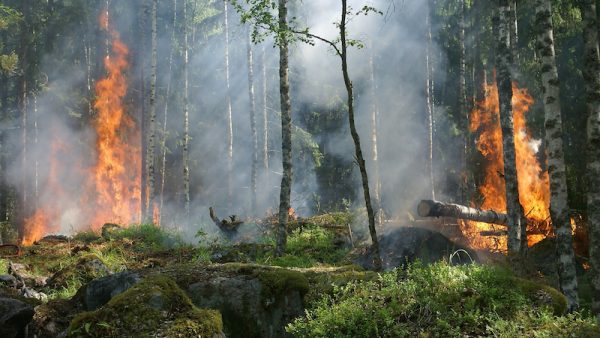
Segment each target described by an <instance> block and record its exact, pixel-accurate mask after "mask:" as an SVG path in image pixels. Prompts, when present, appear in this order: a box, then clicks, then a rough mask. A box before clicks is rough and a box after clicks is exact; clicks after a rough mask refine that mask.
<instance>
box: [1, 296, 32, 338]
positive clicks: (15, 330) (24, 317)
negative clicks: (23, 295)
mask: <svg viewBox="0 0 600 338" xmlns="http://www.w3.org/2000/svg"><path fill="white" fill-rule="evenodd" d="M33 314H34V310H33V307H32V306H31V305H29V304H26V303H23V302H21V301H19V300H16V299H12V298H5V297H0V337H3V338H12V337H27V325H28V324H29V322H31V319H32V318H33Z"/></svg>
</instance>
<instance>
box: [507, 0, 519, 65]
mask: <svg viewBox="0 0 600 338" xmlns="http://www.w3.org/2000/svg"><path fill="white" fill-rule="evenodd" d="M509 2H510V16H509V25H510V45H511V51H512V55H513V63H514V64H515V65H518V64H519V23H518V20H517V0H509Z"/></svg>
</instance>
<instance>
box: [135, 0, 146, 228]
mask: <svg viewBox="0 0 600 338" xmlns="http://www.w3.org/2000/svg"><path fill="white" fill-rule="evenodd" d="M139 7H140V8H139V14H138V20H139V21H138V30H139V32H138V34H139V35H138V39H139V40H138V43H139V45H138V48H137V49H136V54H137V55H136V57H135V60H136V61H138V62H139V64H140V78H139V83H140V91H139V96H138V101H137V106H138V107H139V109H140V111H139V116H140V143H141V157H142V161H141V175H140V176H141V179H140V180H141V182H140V188H141V189H140V202H141V203H140V215H139V217H140V218H139V219H140V221H141V222H145V221H146V219H147V217H146V210H147V209H148V208H147V206H148V142H147V141H148V138H147V136H148V134H147V129H148V128H147V127H148V126H147V124H148V116H146V114H147V111H146V108H147V107H146V98H147V94H148V93H147V92H146V76H147V75H146V62H147V61H146V60H147V58H146V52H147V50H148V48H147V41H146V39H147V35H146V16H147V15H148V7H147V0H142V1H140V5H139Z"/></svg>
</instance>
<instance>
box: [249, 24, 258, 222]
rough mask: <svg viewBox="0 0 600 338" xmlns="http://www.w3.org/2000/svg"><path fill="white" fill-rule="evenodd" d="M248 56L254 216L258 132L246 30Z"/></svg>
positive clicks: (251, 56) (251, 55) (250, 54)
mask: <svg viewBox="0 0 600 338" xmlns="http://www.w3.org/2000/svg"><path fill="white" fill-rule="evenodd" d="M246 54H247V58H248V100H249V102H250V130H251V132H252V169H251V173H250V190H251V197H250V198H251V211H250V214H251V215H252V216H256V214H257V213H256V212H257V206H256V180H257V175H258V174H257V173H258V132H257V130H256V99H255V97H254V59H253V54H252V38H251V36H250V31H248V41H247V53H246Z"/></svg>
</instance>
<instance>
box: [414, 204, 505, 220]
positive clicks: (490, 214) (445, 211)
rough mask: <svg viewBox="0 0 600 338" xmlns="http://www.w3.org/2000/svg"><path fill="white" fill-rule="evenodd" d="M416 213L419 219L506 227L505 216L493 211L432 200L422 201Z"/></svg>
mask: <svg viewBox="0 0 600 338" xmlns="http://www.w3.org/2000/svg"><path fill="white" fill-rule="evenodd" d="M417 213H418V214H419V216H421V217H453V218H460V219H465V220H469V221H475V222H484V223H493V224H498V225H507V224H508V222H509V217H508V215H507V214H504V213H500V212H496V211H494V210H480V209H475V208H471V207H467V206H464V205H460V204H452V203H443V202H438V201H433V200H422V201H421V202H419V205H418V206H417Z"/></svg>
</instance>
